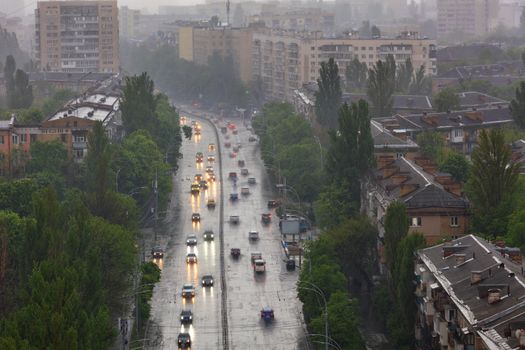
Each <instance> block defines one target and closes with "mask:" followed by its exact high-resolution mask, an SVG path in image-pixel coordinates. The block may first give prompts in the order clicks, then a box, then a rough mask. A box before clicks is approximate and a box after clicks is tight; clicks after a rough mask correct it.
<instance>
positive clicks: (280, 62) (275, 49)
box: [252, 29, 437, 101]
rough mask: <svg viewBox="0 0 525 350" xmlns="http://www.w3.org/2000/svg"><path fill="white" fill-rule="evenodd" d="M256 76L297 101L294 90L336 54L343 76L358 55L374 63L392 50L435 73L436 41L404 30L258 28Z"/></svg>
mask: <svg viewBox="0 0 525 350" xmlns="http://www.w3.org/2000/svg"><path fill="white" fill-rule="evenodd" d="M252 50H253V61H252V64H253V77H254V79H255V80H260V81H261V82H262V84H263V87H264V91H265V93H266V98H267V99H269V100H287V101H293V97H294V91H295V90H297V89H299V88H300V87H301V86H303V85H304V84H306V83H309V82H315V81H316V80H317V79H318V78H319V69H320V67H321V63H322V62H326V61H328V60H329V59H330V58H334V60H335V61H336V63H337V64H338V66H339V72H340V75H341V79H342V80H343V81H344V79H345V72H346V67H347V65H348V64H349V63H350V62H351V61H352V60H353V59H354V58H358V59H359V60H360V61H361V62H364V63H366V65H367V66H368V67H372V66H373V65H374V64H375V63H376V62H377V61H378V60H385V59H386V57H387V55H389V54H391V55H393V56H394V59H395V61H396V63H397V64H402V63H404V62H405V61H406V59H407V58H410V59H411V60H412V63H413V65H414V67H420V66H422V65H424V66H425V70H426V73H427V75H435V74H436V73H437V66H436V59H435V54H436V42H435V41H434V40H431V39H426V38H420V37H419V35H418V34H417V33H415V32H405V33H402V34H401V35H400V36H398V37H395V38H376V39H362V38H359V37H345V38H324V37H323V36H322V33H321V32H293V31H282V30H272V29H265V30H258V31H257V32H255V33H254V35H253V45H252Z"/></svg>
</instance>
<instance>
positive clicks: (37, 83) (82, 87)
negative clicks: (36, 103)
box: [0, 71, 116, 98]
mask: <svg viewBox="0 0 525 350" xmlns="http://www.w3.org/2000/svg"><path fill="white" fill-rule="evenodd" d="M115 78H116V76H115V74H113V73H91V72H90V73H64V72H46V71H43V72H29V83H30V84H31V85H32V86H33V95H34V96H35V98H49V97H51V96H53V94H54V93H55V92H56V91H58V90H64V89H66V90H71V91H74V92H75V93H77V94H79V95H80V94H83V93H84V92H85V91H86V90H88V89H90V88H94V87H96V86H97V85H100V84H102V82H104V81H107V80H110V79H115ZM0 89H1V88H0Z"/></svg>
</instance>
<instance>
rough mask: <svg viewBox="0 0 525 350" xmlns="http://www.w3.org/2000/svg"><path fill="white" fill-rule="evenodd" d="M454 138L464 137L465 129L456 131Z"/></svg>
mask: <svg viewBox="0 0 525 350" xmlns="http://www.w3.org/2000/svg"><path fill="white" fill-rule="evenodd" d="M454 137H463V129H454Z"/></svg>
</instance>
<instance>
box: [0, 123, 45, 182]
mask: <svg viewBox="0 0 525 350" xmlns="http://www.w3.org/2000/svg"><path fill="white" fill-rule="evenodd" d="M39 133H40V126H39V125H21V124H19V123H18V122H17V120H16V117H15V116H12V117H11V118H10V119H9V120H0V176H17V174H18V173H23V172H24V169H25V165H26V163H27V161H28V160H29V148H30V146H31V143H33V142H35V141H36V140H37V137H38V134H39Z"/></svg>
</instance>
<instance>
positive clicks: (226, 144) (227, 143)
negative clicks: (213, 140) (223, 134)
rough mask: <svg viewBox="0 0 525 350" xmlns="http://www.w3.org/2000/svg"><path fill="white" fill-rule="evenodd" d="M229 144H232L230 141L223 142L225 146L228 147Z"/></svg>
mask: <svg viewBox="0 0 525 350" xmlns="http://www.w3.org/2000/svg"><path fill="white" fill-rule="evenodd" d="M231 146H232V143H231V142H225V143H224V147H226V148H230V147H231Z"/></svg>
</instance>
